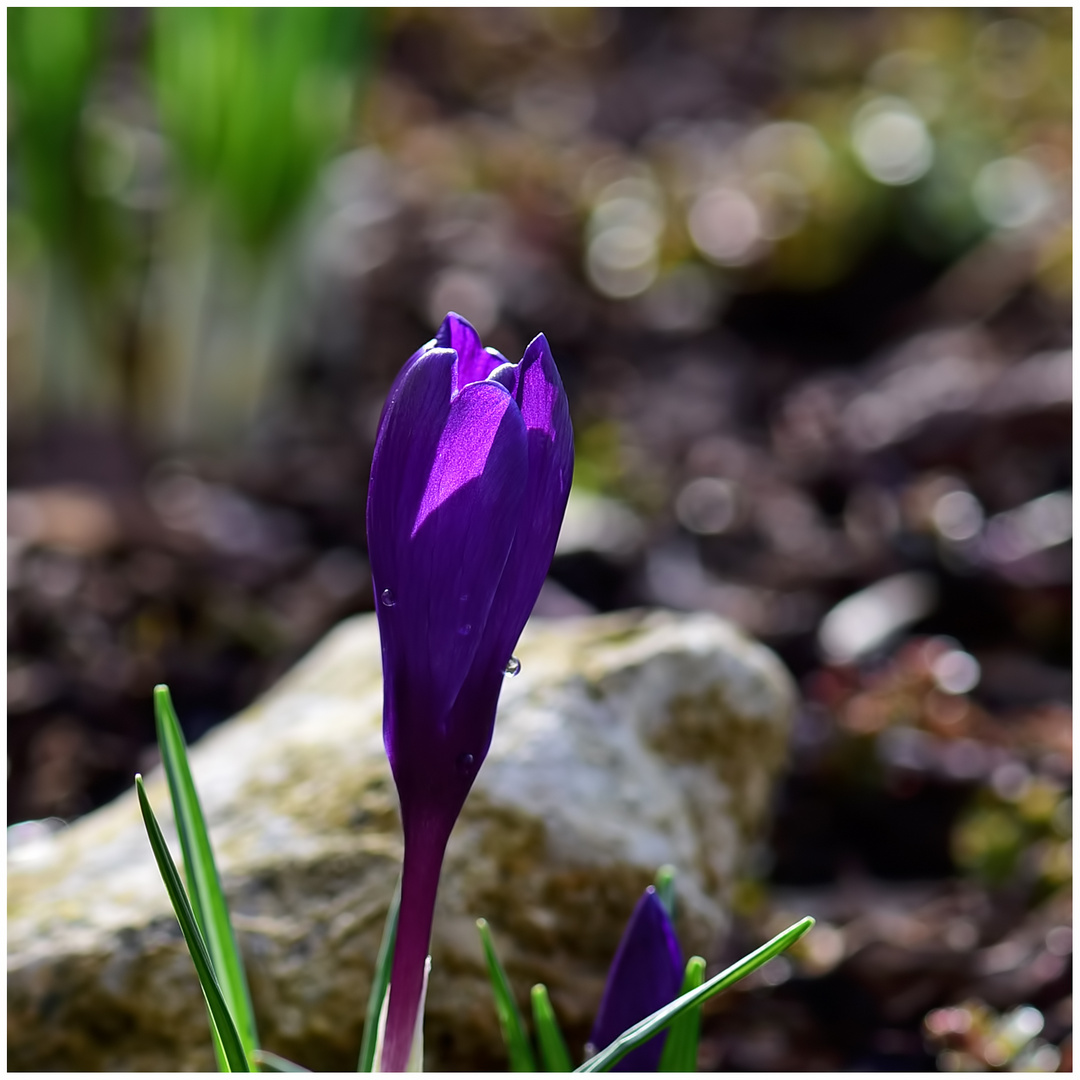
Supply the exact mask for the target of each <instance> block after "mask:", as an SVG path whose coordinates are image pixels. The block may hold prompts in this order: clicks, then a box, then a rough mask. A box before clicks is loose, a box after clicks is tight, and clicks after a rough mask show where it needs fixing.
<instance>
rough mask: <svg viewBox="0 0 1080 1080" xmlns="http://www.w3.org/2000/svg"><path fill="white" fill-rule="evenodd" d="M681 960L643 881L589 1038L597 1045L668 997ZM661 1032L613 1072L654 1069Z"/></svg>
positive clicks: (673, 993) (674, 993)
mask: <svg viewBox="0 0 1080 1080" xmlns="http://www.w3.org/2000/svg"><path fill="white" fill-rule="evenodd" d="M682 977H683V964H682V955H681V953H680V951H679V943H678V941H677V940H676V938H675V930H674V928H673V927H672V925H671V919H670V918H669V917H668V913H667V911H665V910H664V905H663V904H661V903H660V898H659V897H658V896H657V895H656V889H655V888H653V886H651V885H650V886H649V887H648V888H647V889H646V890H645V895H644V896H643V897H642V898H641V899H640V900H639V901H638V904H637V907H636V908H634V913H633V915H631V916H630V922H629V923H627V926H626V930H625V932H624V933H623V937H622V941H621V942H619V949H618V951H617V952H616V953H615V960H614V961H613V962H612V965H611V970H610V971H609V972H608V979H607V985H606V986H605V987H604V997H603V1000H602V1001H601V1002H600V1011H599V1012H598V1013H597V1015H596V1023H595V1024H594V1025H593V1031H592V1037H591V1039H590V1040H589V1041H590V1042H591V1043H592V1044H593V1046H595V1047H596V1049H597V1050H602V1049H603V1048H604V1047H605V1046H608V1045H609V1044H610V1043H612V1042H614V1041H615V1039H617V1038H618V1037H619V1036H620V1035H621V1034H622V1033H623V1032H624V1031H626V1029H627V1028H630V1027H633V1025H634V1024H636V1023H637V1022H638V1021H639V1020H644V1019H645V1017H646V1016H648V1015H649V1014H650V1013H653V1012H655V1011H656V1010H657V1009H659V1008H662V1007H663V1006H664V1005H667V1004H668V1002H670V1001H674V1000H675V998H677V997H678V996H679V990H680V988H681V987H682ZM666 1038H667V1034H666V1032H662V1033H661V1034H659V1035H656V1036H655V1037H654V1038H652V1039H650V1040H649V1041H648V1042H647V1043H645V1044H644V1046H639V1047H638V1048H637V1049H636V1050H632V1051H631V1052H630V1053H629V1054H627V1055H626V1057H624V1058H623V1059H622V1061H620V1062H619V1063H618V1064H617V1065H615V1066H614V1068H613V1071H614V1072H656V1069H657V1066H658V1065H659V1064H660V1056H661V1054H662V1053H663V1050H664V1041H665V1039H666Z"/></svg>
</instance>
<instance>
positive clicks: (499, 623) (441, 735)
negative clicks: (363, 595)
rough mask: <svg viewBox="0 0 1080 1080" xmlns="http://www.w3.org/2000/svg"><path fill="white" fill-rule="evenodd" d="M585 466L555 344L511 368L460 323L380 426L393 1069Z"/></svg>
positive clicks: (376, 482) (391, 401)
mask: <svg viewBox="0 0 1080 1080" xmlns="http://www.w3.org/2000/svg"><path fill="white" fill-rule="evenodd" d="M573 461H574V448H573V433H572V431H571V427H570V413H569V410H568V408H567V403H566V394H565V392H564V390H563V386H562V380H561V379H560V378H559V373H558V371H557V369H556V367H555V362H554V361H553V360H552V357H551V351H550V349H549V348H548V344H547V341H546V340H545V339H544V337H543V335H540V336H538V337H537V338H535V339H534V340H533V341H532V343H531V344H530V345H529V347H528V348H527V349H526V350H525V355H524V356H523V357H522V359H521V361H520V362H519V363H517V364H510V363H508V362H507V361H506V359H505V358H504V357H503V356H501V355H500V354H499V353H497V352H496V351H495V350H493V349H485V348H484V347H483V345H482V343H481V341H480V338H479V336H478V335H477V333H476V331H475V330H474V329H473V328H472V326H470V325H469V323H467V322H466V321H465V320H464V319H462V318H461V317H460V316H458V315H454V314H450V315H447V317H446V319H445V320H444V321H443V324H442V326H440V327H439V331H438V333H437V334H436V336H435V339H434V340H433V341H431V342H429V343H428V344H427V345H425V346H424V348H422V349H421V350H420V351H419V352H418V353H416V354H415V355H414V356H413V357H412V358H411V359H410V360H409V362H408V364H406V366H405V368H404V369H403V370H402V371H401V373H400V374H399V375H398V377H397V380H396V381H395V383H394V385H393V387H392V388H391V390H390V395H389V397H388V398H387V402H386V405H385V407H384V409H383V414H382V419H381V420H380V422H379V433H378V437H377V439H376V443H375V454H374V459H373V461H372V465H371V484H370V487H369V489H368V504H367V532H368V553H369V556H370V559H371V572H372V579H373V583H374V588H375V597H376V608H377V611H378V619H379V633H380V635H381V640H382V659H383V740H384V742H385V744H386V752H387V755H388V757H389V759H390V767H391V770H392V771H393V774H394V782H395V783H396V785H397V789H398V797H399V800H400V803H401V819H402V826H403V829H404V834H405V860H404V866H403V869H402V890H401V907H400V915H399V923H398V933H397V941H396V946H395V952H394V962H393V969H392V974H391V990H390V1002H389V1007H388V1012H387V1020H386V1038H385V1045H384V1051H383V1058H382V1068H383V1070H384V1071H387V1072H399V1071H401V1070H402V1069H403V1068H404V1066H405V1063H406V1061H407V1059H408V1053H409V1046H410V1044H411V1042H412V1038H413V1031H414V1029H415V1024H416V1018H417V1012H418V1009H419V1002H420V993H421V987H422V983H423V972H424V961H425V958H426V956H427V949H428V944H429V941H430V938H431V921H432V915H433V912H434V906H435V893H436V889H437V887H438V881H439V871H440V869H441V867H442V859H443V853H444V851H445V848H446V842H447V839H448V838H449V836H450V831H451V829H452V828H453V825H454V822H455V821H456V820H457V816H458V814H459V812H460V811H461V807H462V804H463V803H464V801H465V797H466V796H467V795H468V793H469V789H470V788H471V787H472V783H473V780H474V779H475V777H476V773H477V771H478V770H479V768H480V765H481V763H482V762H483V760H484V757H485V755H486V754H487V751H488V747H489V745H490V743H491V735H492V729H493V727H494V723H495V708H496V705H497V704H498V700H499V691H500V689H501V687H502V683H503V677H504V672H506V671H507V670H508V666H510V670H513V666H512V665H511V661H512V657H513V650H514V646H515V645H516V644H517V640H518V637H519V636H520V634H521V631H522V629H523V628H524V626H525V622H526V620H527V619H528V617H529V613H530V612H531V611H532V607H533V604H534V603H535V602H536V597H537V594H538V593H539V591H540V586H541V585H542V584H543V581H544V577H545V576H546V574H547V571H548V567H549V566H550V564H551V557H552V555H553V554H554V551H555V541H556V540H557V538H558V535H559V528H560V526H561V524H562V518H563V512H564V511H565V509H566V500H567V496H568V495H569V493H570V479H571V474H572V472H573ZM515 663H516V662H515Z"/></svg>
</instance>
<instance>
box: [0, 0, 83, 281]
mask: <svg viewBox="0 0 1080 1080" xmlns="http://www.w3.org/2000/svg"><path fill="white" fill-rule="evenodd" d="M103 15H104V13H103V12H102V11H101V10H100V9H97V8H74V7H72V8H33V7H24V8H9V9H8V15H7V17H8V87H9V90H10V93H11V105H12V114H13V121H14V124H13V129H14V130H13V136H12V137H13V139H14V141H15V143H16V145H17V147H18V154H17V163H18V182H19V185H20V190H21V192H22V195H23V198H24V200H25V203H26V207H27V210H28V212H29V213H30V215H31V216H32V218H33V221H34V223H35V225H36V226H37V228H38V230H39V231H40V234H41V237H42V240H43V241H44V242H45V243H46V244H47V245H48V246H49V247H50V248H51V249H52V250H53V251H54V252H55V253H57V254H60V255H62V256H63V257H66V258H70V259H71V260H73V262H74V263H76V264H77V265H78V266H80V267H81V268H82V269H83V270H84V271H89V270H90V269H91V267H92V265H93V264H94V263H95V262H96V261H97V260H98V258H99V257H100V251H101V247H100V241H101V228H100V221H99V215H98V213H97V212H96V211H97V208H96V207H95V200H94V199H93V197H92V196H91V195H90V192H89V191H88V188H87V184H86V158H87V147H86V129H85V125H84V124H83V112H84V108H85V105H86V98H87V95H88V93H89V90H90V87H91V84H92V82H93V79H94V76H95V75H96V73H97V70H98V67H99V65H100V63H101V60H102V48H101V45H102V24H103Z"/></svg>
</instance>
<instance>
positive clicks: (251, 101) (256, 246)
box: [153, 7, 373, 251]
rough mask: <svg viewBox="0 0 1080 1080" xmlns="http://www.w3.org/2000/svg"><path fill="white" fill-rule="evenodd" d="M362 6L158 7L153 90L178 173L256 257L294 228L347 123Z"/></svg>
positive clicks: (363, 50)
mask: <svg viewBox="0 0 1080 1080" xmlns="http://www.w3.org/2000/svg"><path fill="white" fill-rule="evenodd" d="M372 26H373V20H372V17H371V13H370V11H368V10H367V9H364V8H288V7H285V8H157V9H155V11H154V36H153V70H154V87H155V91H156V96H157V102H158V106H159V109H160V113H161V122H162V127H163V129H164V131H165V133H166V135H167V136H168V137H169V139H170V141H171V143H172V145H173V147H174V149H175V152H176V154H177V157H178V158H179V161H180V164H181V166H182V169H183V172H184V175H185V176H186V178H187V179H188V181H189V182H190V183H191V184H192V185H193V186H194V187H195V188H197V189H207V190H209V191H211V192H212V193H213V194H214V195H215V197H216V198H217V200H218V204H219V207H220V209H221V210H222V211H223V212H224V216H225V219H226V221H227V223H228V224H229V225H230V226H231V227H232V228H233V229H234V230H235V232H236V234H237V236H238V237H239V239H240V240H241V241H242V242H243V243H244V244H246V245H247V246H248V247H249V248H251V249H252V250H254V251H260V250H263V249H265V248H266V247H267V245H269V244H270V243H271V242H272V241H273V240H274V239H275V238H276V237H277V236H278V235H279V233H280V231H281V230H282V228H283V227H284V226H285V225H286V224H287V223H288V222H289V221H290V220H291V219H292V217H293V216H294V214H295V213H296V211H297V210H298V208H299V207H300V205H301V203H302V202H303V199H304V197H305V196H306V195H307V193H308V191H309V189H310V187H311V185H312V183H313V181H314V179H315V176H316V174H317V172H318V169H319V167H320V166H321V165H322V163H323V161H324V160H325V159H326V157H327V156H328V155H329V153H330V152H331V151H332V150H333V149H334V147H335V146H336V145H337V144H338V143H339V142H340V140H341V139H342V137H343V136H344V134H345V132H346V130H347V128H348V123H349V118H350V110H351V99H352V91H353V85H354V79H355V75H356V72H357V69H358V67H359V68H363V66H364V61H365V60H366V57H367V55H368V54H369V51H370V47H371V30H372Z"/></svg>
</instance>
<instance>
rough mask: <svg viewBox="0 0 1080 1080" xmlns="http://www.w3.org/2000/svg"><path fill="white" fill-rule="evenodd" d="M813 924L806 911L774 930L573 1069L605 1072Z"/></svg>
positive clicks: (795, 938) (759, 964) (781, 949)
mask: <svg viewBox="0 0 1080 1080" xmlns="http://www.w3.org/2000/svg"><path fill="white" fill-rule="evenodd" d="M813 925H814V920H813V919H812V918H811V917H810V916H809V915H807V916H806V917H805V918H803V919H800V920H799V921H798V922H797V923H795V924H794V925H792V926H789V927H788V928H787V929H786V930H784V931H783V932H782V933H780V934H777V935H776V937H774V938H773V939H772V940H771V941H766V942H765V944H764V945H762V946H761V947H760V948H758V949H755V950H754V951H753V952H752V953H750V954H749V955H748V956H744V957H743V958H742V959H741V960H740V961H738V963H735V964H732V965H731V967H729V968H727V969H726V970H724V971H721V972H720V974H719V975H714V976H713V977H712V978H711V979H710V980H709V981H708V982H706V983H702V984H701V986H699V987H698V988H697V989H696V990H691V991H690V993H689V994H683V995H682V996H680V997H677V998H676V999H675V1000H674V1001H673V1002H671V1003H670V1004H668V1005H665V1006H664V1007H663V1008H662V1009H657V1010H656V1012H654V1013H653V1014H652V1015H651V1016H646V1017H645V1019H644V1020H642V1021H640V1022H639V1023H637V1024H635V1025H634V1026H633V1027H632V1028H629V1029H628V1030H626V1031H624V1032H623V1033H622V1034H621V1035H620V1036H619V1037H618V1038H617V1039H616V1040H615V1041H614V1042H613V1043H611V1044H610V1045H608V1046H605V1047H604V1049H603V1050H601V1051H600V1052H599V1053H598V1054H594V1055H593V1056H592V1057H591V1058H589V1060H588V1061H586V1062H585V1064H584V1065H579V1066H578V1067H577V1068H576V1069H575V1070H574V1072H607V1071H608V1069H610V1068H611V1067H612V1065H615V1064H616V1063H617V1062H618V1061H620V1060H621V1059H622V1058H623V1057H625V1056H626V1055H627V1054H628V1053H629V1052H630V1051H631V1050H633V1049H634V1048H635V1047H636V1046H640V1045H641V1044H642V1043H643V1042H646V1041H647V1040H648V1039H651V1038H652V1036H653V1035H655V1034H656V1033H657V1032H658V1031H662V1030H663V1029H664V1028H666V1027H667V1026H668V1025H669V1024H670V1023H671V1022H672V1020H674V1019H675V1018H676V1017H678V1016H681V1015H682V1014H683V1013H684V1012H685V1011H686V1010H687V1009H691V1008H693V1007H694V1006H695V1005H701V1004H702V1003H703V1002H705V1001H707V1000H708V999H709V998H711V997H712V996H713V995H714V994H719V993H720V991H721V990H726V989H727V988H728V987H729V986H731V985H732V984H733V983H737V982H738V981H739V980H740V979H742V978H745V977H746V976H747V975H749V974H750V973H751V972H753V971H757V969H758V968H759V967H761V966H762V964H767V963H768V962H769V961H770V960H771V959H772V958H773V957H774V956H777V955H779V954H780V953H782V952H783V951H784V950H785V949H787V948H789V947H790V946H791V945H794V944H795V942H796V941H798V940H799V938H801V937H802V936H803V934H805V933H806V931H807V930H809V929H810V927H812V926H813Z"/></svg>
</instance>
